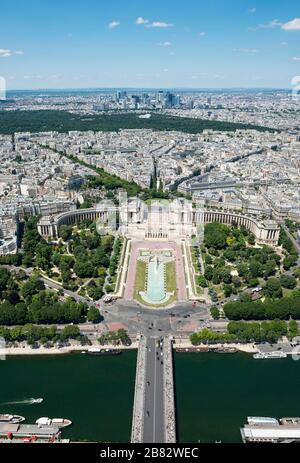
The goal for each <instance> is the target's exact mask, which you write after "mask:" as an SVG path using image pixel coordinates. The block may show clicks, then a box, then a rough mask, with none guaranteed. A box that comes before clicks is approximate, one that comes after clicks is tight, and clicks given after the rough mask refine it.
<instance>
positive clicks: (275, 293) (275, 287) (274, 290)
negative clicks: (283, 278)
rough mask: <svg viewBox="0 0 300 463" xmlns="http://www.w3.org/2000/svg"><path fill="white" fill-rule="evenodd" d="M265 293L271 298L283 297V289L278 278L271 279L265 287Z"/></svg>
mask: <svg viewBox="0 0 300 463" xmlns="http://www.w3.org/2000/svg"><path fill="white" fill-rule="evenodd" d="M264 293H265V295H266V296H269V297H270V298H280V297H282V288H281V284H280V281H279V280H278V278H269V280H268V281H267V283H266V285H265V287H264Z"/></svg>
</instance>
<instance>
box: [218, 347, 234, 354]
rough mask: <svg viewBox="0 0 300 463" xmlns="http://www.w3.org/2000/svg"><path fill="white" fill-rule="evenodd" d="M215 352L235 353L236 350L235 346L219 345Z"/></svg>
mask: <svg viewBox="0 0 300 463" xmlns="http://www.w3.org/2000/svg"><path fill="white" fill-rule="evenodd" d="M215 352H217V353H218V354H236V353H237V352H238V350H237V349H236V348H235V347H220V348H218V349H216V350H215Z"/></svg>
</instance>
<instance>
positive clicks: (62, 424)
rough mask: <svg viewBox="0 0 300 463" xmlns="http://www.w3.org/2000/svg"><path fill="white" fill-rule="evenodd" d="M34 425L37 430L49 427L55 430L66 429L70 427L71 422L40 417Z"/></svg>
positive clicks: (63, 419)
mask: <svg viewBox="0 0 300 463" xmlns="http://www.w3.org/2000/svg"><path fill="white" fill-rule="evenodd" d="M35 423H36V424H37V425H38V427H39V428H47V427H49V426H54V427H56V428H66V427H67V426H71V424H72V421H71V420H66V419H65V418H48V417H42V418H39V419H38V420H36V422H35Z"/></svg>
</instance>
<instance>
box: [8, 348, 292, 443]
mask: <svg viewBox="0 0 300 463" xmlns="http://www.w3.org/2000/svg"><path fill="white" fill-rule="evenodd" d="M135 368H136V352H135V351H129V352H124V353H123V354H122V355H119V356H89V355H81V354H74V355H63V356H47V357H46V356H44V357H38V356H37V357H33V356H31V357H9V358H8V359H7V360H6V361H0V377H1V383H0V413H14V414H20V415H23V416H25V417H26V419H27V422H28V423H33V422H35V420H36V419H37V418H39V417H42V416H49V417H51V418H53V417H54V418H61V417H63V418H69V419H71V420H72V421H73V426H71V427H70V428H68V429H65V430H64V432H63V437H66V438H70V439H74V440H89V441H99V442H129V441H130V434H131V420H132V409H133V400H134V383H135ZM175 384H176V406H177V427H178V440H179V442H191V443H198V441H200V442H215V441H222V442H240V433H239V428H240V427H241V426H243V424H245V422H246V419H247V416H252V415H254V416H255V415H258V416H273V417H278V418H281V417H283V416H300V395H299V390H300V362H296V361H293V360H292V359H291V358H290V359H280V360H277V359H276V360H253V359H252V357H251V356H250V355H248V354H242V353H238V354H227V355H226V354H184V353H180V354H175ZM40 397H41V398H43V399H44V401H43V403H41V404H36V403H32V400H31V399H37V398H40Z"/></svg>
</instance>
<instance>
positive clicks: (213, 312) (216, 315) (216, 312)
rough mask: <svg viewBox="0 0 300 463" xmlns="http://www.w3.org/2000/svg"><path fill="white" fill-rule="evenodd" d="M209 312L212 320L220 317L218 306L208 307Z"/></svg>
mask: <svg viewBox="0 0 300 463" xmlns="http://www.w3.org/2000/svg"><path fill="white" fill-rule="evenodd" d="M210 314H211V316H212V317H213V319H214V320H218V319H219V317H220V311H219V309H218V307H216V306H214V307H212V308H211V309H210Z"/></svg>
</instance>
